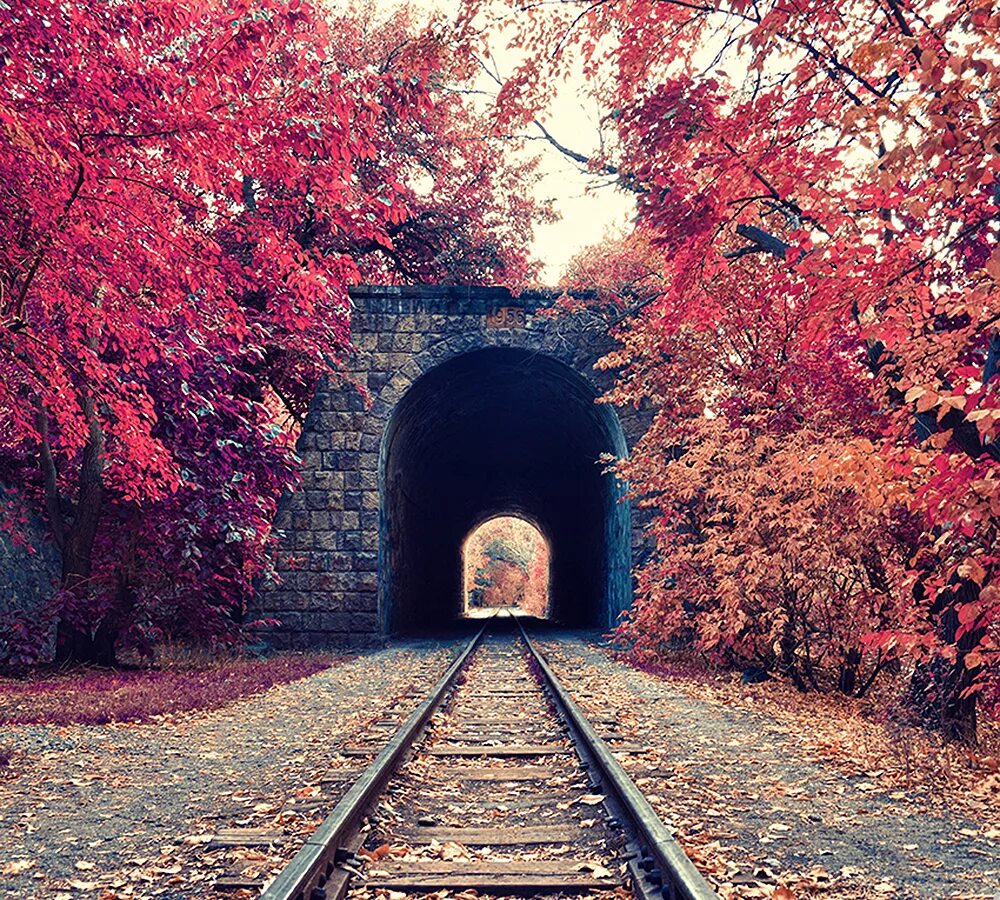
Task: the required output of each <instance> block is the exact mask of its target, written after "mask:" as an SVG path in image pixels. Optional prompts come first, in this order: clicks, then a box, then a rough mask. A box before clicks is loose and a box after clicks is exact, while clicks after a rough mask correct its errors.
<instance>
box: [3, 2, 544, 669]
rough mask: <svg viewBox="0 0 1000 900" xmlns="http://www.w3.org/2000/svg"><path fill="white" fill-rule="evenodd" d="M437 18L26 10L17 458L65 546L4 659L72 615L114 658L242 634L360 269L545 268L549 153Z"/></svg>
mask: <svg viewBox="0 0 1000 900" xmlns="http://www.w3.org/2000/svg"><path fill="white" fill-rule="evenodd" d="M415 22H416V19H415V17H412V16H411V15H410V14H409V13H408V12H406V11H405V10H404V11H400V12H398V13H397V14H394V15H393V16H392V17H390V18H389V19H388V20H386V21H382V22H379V21H374V20H373V19H372V13H371V9H370V8H369V7H365V8H358V9H353V8H352V9H348V10H345V11H343V12H342V13H339V14H337V15H335V16H334V15H332V14H330V15H328V14H325V13H322V12H320V10H319V9H318V8H316V7H312V6H310V5H308V4H305V3H299V2H293V3H287V2H284V0H252V2H246V0H238V2H235V3H228V4H221V3H218V2H215V0H209V2H202V0H157V2H150V0H138V2H135V3H129V4H124V5H122V4H110V5H109V4H101V3H97V4H95V3H84V2H70V3H63V2H56V0H39V2H33V3H30V4H27V5H25V4H15V5H14V7H13V10H8V11H6V12H5V14H4V16H3V17H2V19H0V67H2V70H3V73H4V77H3V83H2V86H0V374H2V377H0V411H2V414H3V415H2V424H0V466H2V470H0V477H2V480H4V481H7V482H9V483H13V484H18V485H24V486H25V489H26V491H27V493H28V495H29V500H30V501H31V502H32V504H33V505H34V508H35V509H36V510H38V511H40V512H44V515H45V518H46V521H47V523H48V525H49V527H50V529H51V533H52V538H53V540H54V542H55V543H56V545H57V546H58V548H59V550H60V553H61V555H62V563H63V565H62V577H61V583H60V590H59V592H58V593H57V594H56V596H55V597H54V598H53V600H52V602H51V603H50V604H49V605H48V607H47V608H46V609H45V610H43V611H42V612H41V613H35V612H33V613H32V614H31V617H30V619H29V620H27V621H24V622H22V623H20V624H18V623H14V624H13V625H8V627H7V629H6V636H5V635H4V630H3V629H0V661H2V657H3V655H4V649H3V648H4V645H5V644H6V648H7V649H6V655H7V656H8V657H10V658H11V659H10V661H12V662H14V663H15V664H25V663H29V662H31V660H32V657H33V656H34V655H37V654H38V653H42V652H44V650H45V644H46V638H47V636H48V634H49V633H50V631H51V630H52V629H56V630H57V631H58V646H57V653H58V654H59V655H60V656H61V657H63V658H87V659H92V660H99V661H103V662H110V661H112V660H113V657H114V652H115V645H116V644H118V643H121V642H127V643H131V644H135V645H139V646H148V644H149V643H150V641H152V640H155V639H156V638H158V637H160V636H162V635H163V634H164V633H178V632H181V633H186V634H188V635H189V636H194V637H198V638H207V637H211V636H219V635H222V636H223V637H227V638H232V637H233V635H234V634H235V629H236V626H237V625H238V623H239V621H240V619H241V617H242V614H243V610H244V609H245V606H246V602H247V598H248V597H249V596H250V595H251V593H252V590H253V584H254V582H255V580H256V579H258V578H259V577H261V576H262V575H264V574H266V573H267V571H268V568H269V560H270V558H271V554H272V551H273V549H274V548H273V540H272V535H271V533H270V522H271V520H272V517H273V513H274V510H275V504H276V502H277V499H278V497H279V496H280V495H281V494H282V492H283V491H285V490H287V489H289V488H290V487H292V486H293V485H294V482H295V468H296V463H297V460H296V457H295V455H294V452H293V447H292V444H291V441H290V440H289V431H290V429H289V427H288V426H289V413H291V414H293V415H299V416H301V414H302V413H303V412H304V409H305V405H306V403H307V401H308V398H309V397H310V396H311V394H312V391H313V389H314V388H315V386H316V383H317V380H318V379H319V378H320V377H322V376H323V375H325V374H328V373H330V372H333V371H336V368H337V360H338V358H339V357H340V356H341V354H343V353H344V352H345V351H346V350H347V348H348V340H349V314H348V313H349V302H348V298H347V287H348V286H349V285H350V284H352V283H354V282H357V281H358V280H359V279H360V278H362V277H369V278H377V279H379V280H413V279H421V280H434V279H438V278H447V279H451V280H474V281H479V280H487V281H502V280H507V281H519V280H521V279H523V278H524V277H525V276H526V275H527V273H528V266H527V263H526V258H525V255H524V249H523V248H524V246H525V244H526V238H527V236H528V235H529V234H530V228H531V223H532V219H533V217H534V215H535V213H536V210H535V208H534V205H533V203H532V202H531V201H530V200H527V199H525V198H526V197H527V196H528V192H527V191H525V190H524V189H523V187H522V183H523V179H524V178H525V177H528V176H529V175H530V169H525V168H522V167H519V166H517V165H516V164H515V163H513V162H509V161H508V160H507V158H506V157H504V156H503V155H501V154H496V153H495V152H494V151H495V147H494V145H493V144H492V143H491V141H490V140H489V138H488V136H485V133H484V129H483V128H482V127H481V126H480V125H479V123H478V121H477V119H476V116H475V115H474V114H473V112H472V111H471V109H470V108H469V107H468V105H467V104H466V102H465V99H464V97H463V95H462V94H461V93H460V92H457V91H452V90H448V89H447V86H448V85H449V83H460V80H461V79H462V78H463V77H464V76H465V74H466V72H465V64H464V63H463V62H461V60H459V59H458V58H457V57H456V56H455V54H454V53H453V49H452V47H451V46H450V44H449V39H448V36H447V34H446V33H444V32H443V31H442V30H441V28H440V27H439V26H438V25H437V24H436V23H431V24H429V25H420V26H417V25H416V24H415ZM476 135H478V136H479V137H481V138H483V139H481V140H475V141H474V140H472V138H473V136H476ZM491 155H492V157H493V158H492V161H490V162H489V163H487V161H488V160H491ZM276 411H278V412H279V413H280V415H278V416H277V417H276Z"/></svg>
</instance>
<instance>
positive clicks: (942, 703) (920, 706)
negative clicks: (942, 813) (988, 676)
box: [910, 579, 983, 744]
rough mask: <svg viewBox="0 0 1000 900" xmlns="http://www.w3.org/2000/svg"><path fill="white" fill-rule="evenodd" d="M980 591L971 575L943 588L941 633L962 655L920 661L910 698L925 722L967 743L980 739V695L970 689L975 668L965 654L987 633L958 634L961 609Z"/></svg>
mask: <svg viewBox="0 0 1000 900" xmlns="http://www.w3.org/2000/svg"><path fill="white" fill-rule="evenodd" d="M978 595H979V585H977V584H976V583H975V582H973V581H969V580H967V579H962V580H961V581H959V582H957V583H956V584H955V586H954V587H953V588H952V589H951V590H948V591H943V592H942V594H941V596H940V597H939V598H938V599H937V601H936V602H935V604H934V606H933V607H932V609H931V612H932V614H934V616H935V617H936V620H937V631H938V637H939V638H940V639H941V641H942V642H943V643H944V644H945V645H946V646H954V647H955V648H956V649H957V651H958V655H957V657H956V659H955V661H954V662H948V661H947V660H943V659H936V660H932V661H931V662H929V663H922V664H920V665H918V666H917V667H916V669H915V670H914V672H913V678H912V679H911V681H910V699H911V702H913V703H914V704H915V705H916V707H917V710H918V711H919V713H920V716H921V718H922V719H923V721H924V723H925V724H926V725H927V726H928V727H931V728H934V729H936V730H939V731H940V732H941V734H942V736H943V737H944V738H945V740H948V741H960V742H962V743H966V744H974V743H976V695H975V694H973V693H970V692H969V689H970V688H971V687H972V684H973V681H974V679H975V672H973V671H970V670H969V668H968V667H967V666H966V665H965V657H966V654H967V653H968V652H969V651H970V650H972V649H973V648H974V647H976V646H977V645H978V644H979V642H980V640H981V639H982V637H983V634H982V631H981V630H980V629H972V630H970V631H968V632H966V633H965V634H964V635H962V637H961V638H958V627H959V621H958V610H959V608H960V607H961V606H963V605H964V604H966V603H968V602H971V601H973V600H975V599H976V598H977V597H978Z"/></svg>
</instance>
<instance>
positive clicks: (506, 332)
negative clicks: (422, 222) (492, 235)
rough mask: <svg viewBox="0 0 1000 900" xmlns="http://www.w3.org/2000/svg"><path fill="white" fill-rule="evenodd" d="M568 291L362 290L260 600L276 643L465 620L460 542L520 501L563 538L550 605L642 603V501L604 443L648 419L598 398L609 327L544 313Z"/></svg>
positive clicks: (312, 417)
mask: <svg viewBox="0 0 1000 900" xmlns="http://www.w3.org/2000/svg"><path fill="white" fill-rule="evenodd" d="M556 297H557V293H556V292H551V291H531V292H524V293H522V294H520V295H519V296H517V297H513V296H512V295H511V294H510V293H509V292H507V291H506V290H504V289H500V288H476V287H446V286H440V287H439V286H434V287H425V286H419V287H379V286H366V287H362V288H358V289H354V290H352V292H351V302H352V307H353V311H352V341H353V343H354V345H355V346H356V347H357V354H356V355H355V356H354V357H352V358H351V359H350V360H349V361H348V366H347V372H346V374H345V376H344V377H343V378H342V379H341V380H339V381H337V382H336V383H333V382H331V383H327V384H324V385H323V386H322V387H321V388H320V390H319V391H318V392H317V394H316V396H315V397H314V399H313V402H312V404H311V406H310V410H309V414H308V416H307V418H306V421H305V423H304V426H303V430H302V435H301V437H300V439H299V442H298V450H299V453H300V455H301V457H302V459H303V467H302V481H301V486H300V487H299V489H298V490H297V491H296V492H295V493H293V494H290V495H289V496H288V497H286V498H284V499H283V500H282V503H281V504H280V506H279V511H278V514H277V517H276V520H275V527H276V529H277V534H278V537H279V542H280V543H279V546H280V555H279V557H278V560H277V564H276V569H277V575H278V578H277V579H275V580H274V582H273V583H270V584H268V585H267V586H265V589H264V590H263V591H262V592H261V595H260V597H261V599H260V601H259V604H258V607H257V609H255V610H254V612H255V613H257V614H258V615H260V616H261V617H263V618H266V619H273V620H277V621H278V622H279V623H280V624H279V625H277V626H276V627H275V628H274V629H273V630H272V631H271V633H270V636H269V637H270V639H271V640H272V641H273V643H275V644H276V645H278V646H286V647H295V648H307V647H311V646H323V645H349V646H350V645H355V646H357V645H365V644H371V643H373V642H379V641H380V640H382V639H383V638H384V637H385V636H387V635H389V634H392V633H399V632H405V631H408V630H414V629H427V628H428V627H430V628H433V627H435V626H438V625H441V624H444V623H445V622H447V621H451V620H453V619H454V618H455V617H456V616H457V615H458V613H459V611H460V608H461V590H462V584H461V577H460V572H461V545H462V541H463V540H464V538H465V536H466V535H467V534H468V532H469V530H470V529H471V528H472V527H473V526H474V525H475V524H477V522H481V521H483V520H484V519H485V518H488V517H489V516H491V515H495V514H499V513H503V512H508V513H512V514H514V515H522V516H523V517H524V518H526V519H528V520H529V521H533V522H537V523H538V525H539V527H540V529H541V530H542V531H543V533H544V534H545V535H546V537H547V539H548V540H549V542H550V548H551V553H552V558H551V583H552V597H551V599H552V604H551V608H552V611H553V615H554V617H555V618H557V619H558V620H560V621H562V622H564V623H565V624H566V625H569V626H573V627H588V628H607V627H608V626H609V625H612V624H614V622H615V620H616V619H617V617H618V615H619V614H620V612H621V611H622V610H623V609H625V608H627V606H628V605H629V603H630V602H631V575H630V572H631V568H632V564H633V563H634V561H635V560H636V559H637V558H639V557H640V556H641V554H642V553H643V552H644V550H643V546H644V544H643V533H644V532H643V527H644V524H645V520H644V518H643V516H644V513H643V511H642V510H630V508H629V504H628V503H627V502H625V501H623V499H622V498H623V496H624V486H623V485H621V484H619V483H618V482H617V480H616V479H615V477H614V476H613V475H610V474H607V473H606V472H605V471H604V469H605V465H604V464H603V463H602V462H601V459H602V454H611V455H614V456H622V455H624V454H626V453H627V452H628V449H629V447H630V446H631V444H632V442H633V441H635V440H636V439H637V438H638V437H639V436H640V435H641V434H642V433H643V431H644V430H645V427H646V424H648V422H647V418H646V415H645V414H644V413H642V412H639V411H636V410H633V409H619V408H616V407H612V406H610V405H603V404H598V403H596V402H595V400H596V398H597V397H599V396H601V395H602V394H603V393H604V392H605V391H606V390H607V389H608V388H609V387H610V386H611V383H612V380H613V376H612V375H611V374H609V373H606V372H602V371H597V370H595V368H594V364H595V363H596V361H597V360H598V359H599V358H600V357H602V356H603V355H604V354H606V353H607V352H608V351H609V350H611V349H613V347H614V342H613V340H612V339H611V338H609V336H608V334H607V327H606V323H605V322H604V321H602V320H601V319H600V317H599V315H598V314H597V313H594V312H591V311H588V310H583V311H580V312H575V313H572V314H570V313H566V314H561V315H559V316H550V315H547V314H546V309H547V307H549V306H551V305H552V303H553V302H554V300H555V299H556Z"/></svg>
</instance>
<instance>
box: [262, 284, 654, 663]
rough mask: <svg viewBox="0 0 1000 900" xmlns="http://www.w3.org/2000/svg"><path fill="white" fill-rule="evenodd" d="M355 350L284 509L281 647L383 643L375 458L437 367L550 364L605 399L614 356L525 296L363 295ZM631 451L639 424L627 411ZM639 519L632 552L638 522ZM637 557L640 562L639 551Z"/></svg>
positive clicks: (382, 291) (303, 449)
mask: <svg viewBox="0 0 1000 900" xmlns="http://www.w3.org/2000/svg"><path fill="white" fill-rule="evenodd" d="M351 297H352V305H353V312H352V340H353V343H354V345H355V347H356V348H357V353H356V356H355V358H354V359H353V360H352V361H351V363H350V366H349V369H348V371H347V373H346V374H345V376H344V377H343V378H342V379H341V380H339V381H337V382H336V383H327V384H325V385H323V386H322V388H321V389H320V390H319V391H318V392H317V394H316V396H315V398H314V399H313V403H312V405H311V407H310V410H309V413H308V416H307V418H306V422H305V425H304V428H303V433H302V435H301V438H300V440H299V444H298V450H299V453H300V455H301V456H302V458H303V460H304V468H303V475H302V483H301V487H300V489H299V490H298V491H297V492H296V493H295V494H293V495H290V496H289V497H287V498H285V501H284V502H283V503H282V504H281V507H280V509H279V513H278V517H277V520H276V527H277V528H279V529H281V531H282V532H283V534H284V537H283V543H282V546H283V549H284V553H285V554H288V555H290V556H291V557H293V558H295V560H296V562H295V564H294V565H291V566H283V567H282V568H281V570H280V571H281V578H282V581H281V584H277V585H271V586H269V587H268V588H267V589H266V590H265V591H264V592H263V594H262V597H263V599H262V601H261V602H262V609H261V610H260V612H261V614H263V615H266V616H268V617H274V618H277V619H280V621H281V623H282V624H281V627H280V628H279V629H277V630H276V631H275V632H274V634H273V641H274V643H275V644H277V645H278V646H282V647H290V648H295V649H305V648H309V647H315V646H327V645H342V646H365V645H370V644H372V643H377V642H379V641H381V640H382V639H383V638H384V637H385V634H386V622H387V610H386V609H385V608H384V607H385V600H384V598H383V600H382V601H380V596H379V595H380V585H379V576H380V557H379V533H380V505H381V504H380V484H379V466H380V450H381V448H382V442H383V436H384V434H385V432H386V429H387V426H388V423H389V422H390V419H391V417H392V413H393V410H394V409H395V407H396V404H397V403H398V402H399V401H400V400H401V399H402V398H403V396H404V395H405V394H406V392H407V391H408V390H409V388H410V386H411V385H412V384H413V383H414V382H415V381H416V380H417V379H418V378H420V377H421V375H423V374H424V373H426V372H428V371H430V370H431V369H433V368H435V367H436V366H438V365H440V364H441V363H443V362H445V361H447V360H449V359H452V358H455V357H456V356H459V355H461V354H464V353H468V352H470V351H473V350H477V349H482V348H486V347H515V348H523V349H527V350H532V351H535V352H538V353H544V354H547V355H549V356H552V357H554V358H555V359H558V360H560V361H562V362H564V363H566V364H567V365H569V366H571V367H572V368H573V369H574V370H575V371H576V372H579V373H580V374H581V375H582V376H583V377H584V378H586V379H587V380H588V381H589V382H591V383H592V384H593V385H594V389H595V390H596V391H598V392H599V393H600V392H603V390H605V389H606V388H607V387H609V386H610V379H609V377H608V376H607V374H606V373H600V372H596V371H595V370H594V368H593V366H594V363H595V362H596V360H597V359H599V358H600V357H601V356H602V355H604V353H606V352H607V351H608V350H609V349H610V348H611V346H612V343H611V341H610V339H609V338H608V337H607V331H606V328H605V327H603V325H602V323H601V322H600V321H599V320H597V319H596V318H594V317H593V316H592V314H589V313H583V314H578V315H574V316H560V317H556V318H550V317H547V316H540V315H538V313H539V311H540V310H542V309H544V308H545V307H547V306H549V305H550V304H551V303H552V301H553V299H554V295H553V294H552V293H551V292H526V293H523V294H521V295H520V296H518V297H516V298H515V297H512V296H511V295H510V293H509V292H508V291H506V290H504V289H501V288H486V287H439V286H409V287H378V286H368V287H360V288H357V289H355V290H353V291H352V294H351ZM620 418H621V424H622V429H623V430H624V432H625V435H626V437H627V439H628V442H629V444H631V442H632V441H633V440H634V439H635V438H636V437H638V435H639V434H641V433H642V430H643V428H644V421H643V417H642V416H641V415H640V414H638V413H635V412H634V411H632V412H625V411H623V412H622V414H621V415H620ZM637 518H638V517H633V529H634V531H635V533H634V537H633V545H634V547H635V548H638V545H639V544H640V543H641V529H642V524H643V523H642V521H641V519H639V520H638V521H637ZM634 552H638V549H636V550H635V551H634Z"/></svg>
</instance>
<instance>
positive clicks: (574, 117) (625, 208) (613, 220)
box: [532, 95, 635, 285]
mask: <svg viewBox="0 0 1000 900" xmlns="http://www.w3.org/2000/svg"><path fill="white" fill-rule="evenodd" d="M543 124H544V125H545V127H546V128H547V129H548V130H549V131H550V132H551V133H552V135H553V137H555V138H556V139H557V140H558V141H560V143H563V144H565V145H567V146H570V147H571V149H573V150H577V151H579V152H581V153H584V154H587V153H588V152H590V151H591V150H592V147H591V146H590V145H589V143H590V142H588V140H587V139H588V138H591V137H592V136H594V135H596V131H595V128H594V125H593V123H592V121H591V119H590V118H588V116H587V114H586V111H585V110H584V108H583V106H582V104H581V103H580V101H579V100H578V99H577V98H576V97H573V96H570V95H566V96H564V97H562V98H560V99H558V100H557V101H556V104H555V105H554V107H553V108H552V109H551V110H550V111H549V114H548V115H547V116H546V118H545V121H544V123H543ZM574 136H578V139H579V140H580V143H579V144H578V145H574V144H573V137H574ZM532 144H533V146H534V148H535V150H536V152H538V153H539V154H540V169H541V173H542V178H541V179H540V181H539V183H538V186H537V189H536V194H537V196H538V197H540V198H552V199H553V200H554V201H555V204H554V205H555V209H556V211H557V212H558V213H559V214H560V219H559V221H557V222H553V223H551V224H543V225H540V226H539V227H538V228H537V230H536V234H535V243H534V246H533V248H532V249H533V251H534V254H535V256H536V257H537V258H538V259H539V260H541V261H542V263H543V266H544V268H543V270H542V275H541V277H540V281H541V282H542V283H543V284H549V285H554V284H556V283H557V282H558V281H559V276H560V275H561V273H562V271H563V269H564V268H565V266H566V263H567V262H568V261H569V260H570V259H571V258H572V257H573V256H574V255H576V254H577V253H578V252H579V251H580V250H583V249H584V248H585V247H589V246H590V245H591V244H596V243H598V242H599V241H600V240H601V239H602V238H603V237H604V235H605V234H606V233H607V232H609V231H612V232H622V231H624V230H626V228H627V226H628V225H629V223H630V222H631V220H632V217H633V216H634V214H635V197H634V195H632V194H631V193H628V192H626V191H622V190H620V189H618V188H615V187H613V186H611V185H608V184H607V183H605V182H603V181H598V180H597V179H595V178H594V176H593V175H590V174H587V173H583V172H581V171H580V168H579V167H578V166H577V165H576V163H574V162H573V161H571V160H569V159H567V158H566V157H565V156H563V155H562V154H560V153H559V152H558V151H557V150H556V149H555V148H553V147H551V146H550V145H549V144H547V143H546V142H544V141H533V142H532Z"/></svg>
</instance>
